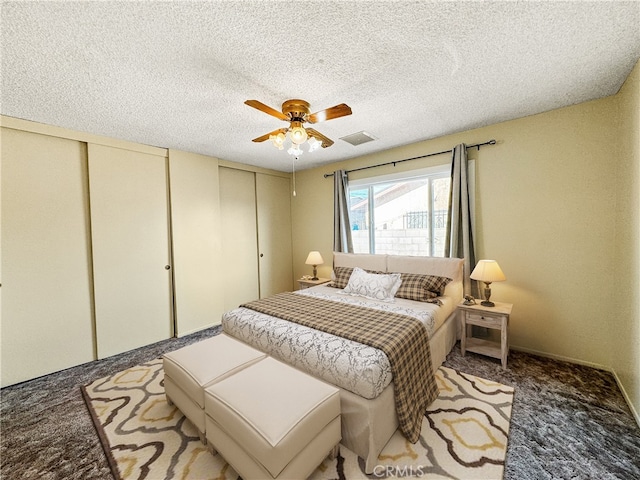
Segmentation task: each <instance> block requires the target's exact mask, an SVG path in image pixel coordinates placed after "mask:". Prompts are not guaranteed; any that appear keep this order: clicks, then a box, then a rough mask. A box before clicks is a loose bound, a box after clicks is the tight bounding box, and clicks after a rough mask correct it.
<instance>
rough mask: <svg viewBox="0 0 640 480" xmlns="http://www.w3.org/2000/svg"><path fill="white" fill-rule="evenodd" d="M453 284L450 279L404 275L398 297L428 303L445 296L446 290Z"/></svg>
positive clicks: (414, 274)
mask: <svg viewBox="0 0 640 480" xmlns="http://www.w3.org/2000/svg"><path fill="white" fill-rule="evenodd" d="M449 282H451V279H450V278H446V277H438V276H435V275H423V274H418V273H403V274H402V284H401V285H400V288H399V289H398V291H397V292H396V297H398V298H406V299H408V300H416V301H418V302H426V301H428V300H430V299H433V298H436V297H439V296H441V295H444V288H445V287H446V286H447V284H448V283H449Z"/></svg>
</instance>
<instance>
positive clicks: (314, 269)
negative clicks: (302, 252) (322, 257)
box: [311, 265, 320, 280]
mask: <svg viewBox="0 0 640 480" xmlns="http://www.w3.org/2000/svg"><path fill="white" fill-rule="evenodd" d="M311 280H320V279H319V278H318V266H317V265H314V266H313V277H311Z"/></svg>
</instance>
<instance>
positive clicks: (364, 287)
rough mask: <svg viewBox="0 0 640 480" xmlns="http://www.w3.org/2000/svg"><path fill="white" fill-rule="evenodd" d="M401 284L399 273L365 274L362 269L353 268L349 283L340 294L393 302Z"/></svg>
mask: <svg viewBox="0 0 640 480" xmlns="http://www.w3.org/2000/svg"><path fill="white" fill-rule="evenodd" d="M401 284H402V276H401V275H400V274H399V273H391V274H379V273H367V272H365V271H364V270H363V269H361V268H359V267H355V268H354V269H353V273H352V274H351V278H349V283H347V286H346V287H344V289H343V290H342V292H343V293H346V294H348V295H353V296H357V297H366V298H371V299H373V300H380V301H383V302H393V301H394V297H395V294H396V292H397V291H398V289H399V288H400V285H401Z"/></svg>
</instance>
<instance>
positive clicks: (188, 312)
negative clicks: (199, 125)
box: [169, 150, 225, 336]
mask: <svg viewBox="0 0 640 480" xmlns="http://www.w3.org/2000/svg"><path fill="white" fill-rule="evenodd" d="M169 170H170V179H171V182H170V183H171V226H172V228H171V230H172V232H173V242H172V244H173V258H174V264H173V279H174V285H175V307H176V308H175V312H176V335H177V336H183V335H186V334H188V333H192V332H195V331H196V330H201V329H203V328H206V327H210V326H212V325H218V324H220V319H221V317H222V313H223V308H224V306H223V293H222V290H223V288H224V284H225V278H224V275H221V273H220V272H221V270H222V268H221V267H222V265H221V261H222V255H221V248H222V247H221V239H220V195H219V193H218V185H219V181H218V161H217V160H216V159H215V158H211V157H205V156H203V155H196V154H195V153H187V152H181V151H178V150H170V151H169Z"/></svg>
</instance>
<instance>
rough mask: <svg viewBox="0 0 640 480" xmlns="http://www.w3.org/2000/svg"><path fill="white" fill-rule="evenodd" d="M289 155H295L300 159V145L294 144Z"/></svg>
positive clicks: (288, 151)
mask: <svg viewBox="0 0 640 480" xmlns="http://www.w3.org/2000/svg"><path fill="white" fill-rule="evenodd" d="M287 153H288V154H289V155H293V156H294V157H299V156H300V155H302V149H301V148H300V145H297V144H295V143H293V144H291V146H290V147H289V150H287Z"/></svg>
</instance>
